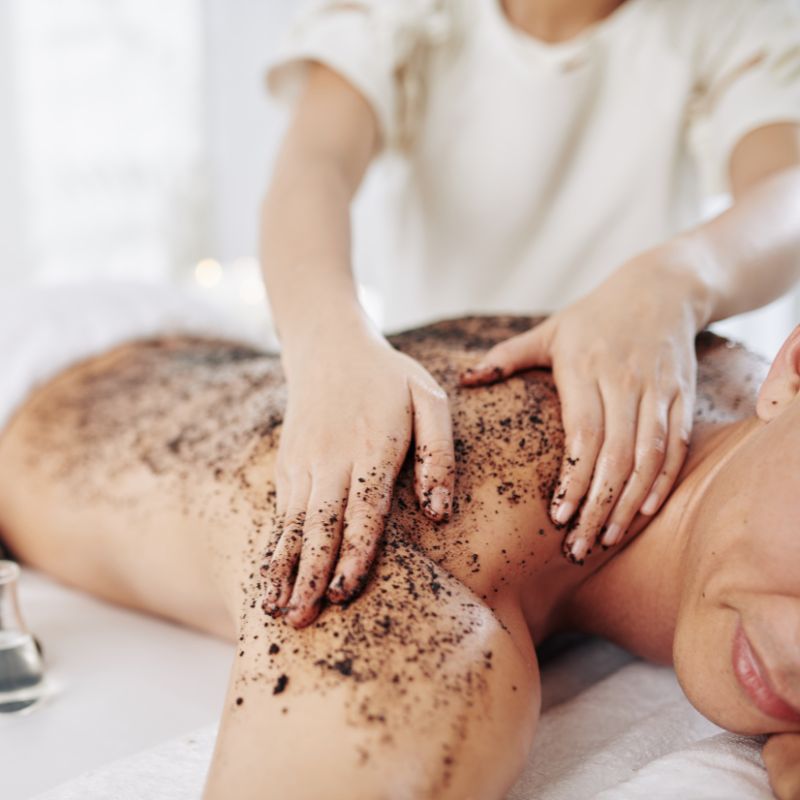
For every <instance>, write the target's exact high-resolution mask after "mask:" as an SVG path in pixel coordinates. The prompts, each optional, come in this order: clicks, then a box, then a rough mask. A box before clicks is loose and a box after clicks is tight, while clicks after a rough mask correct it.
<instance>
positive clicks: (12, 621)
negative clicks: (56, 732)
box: [0, 560, 44, 714]
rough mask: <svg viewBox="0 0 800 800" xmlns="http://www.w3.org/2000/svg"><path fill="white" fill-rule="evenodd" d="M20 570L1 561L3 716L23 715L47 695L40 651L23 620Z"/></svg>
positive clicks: (0, 686) (0, 685)
mask: <svg viewBox="0 0 800 800" xmlns="http://www.w3.org/2000/svg"><path fill="white" fill-rule="evenodd" d="M19 574H20V569H19V566H18V565H17V564H16V563H14V562H13V561H2V560H0V713H6V714H8V713H12V712H16V711H22V710H24V709H26V708H29V707H30V706H32V705H34V703H36V702H38V701H39V700H40V699H41V698H42V696H43V694H44V665H43V663H42V656H41V654H40V652H39V647H38V646H37V643H36V641H35V639H34V638H33V636H32V635H31V633H30V631H29V630H28V628H27V627H26V625H25V622H24V621H23V619H22V614H21V613H20V610H19V600H18V599H17V585H18V582H19Z"/></svg>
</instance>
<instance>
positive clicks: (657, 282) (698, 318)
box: [636, 233, 725, 331]
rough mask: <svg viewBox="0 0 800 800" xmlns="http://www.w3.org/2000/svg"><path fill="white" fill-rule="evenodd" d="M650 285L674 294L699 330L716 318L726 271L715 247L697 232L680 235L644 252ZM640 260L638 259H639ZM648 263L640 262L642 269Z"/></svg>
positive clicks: (664, 293) (662, 292)
mask: <svg viewBox="0 0 800 800" xmlns="http://www.w3.org/2000/svg"><path fill="white" fill-rule="evenodd" d="M643 259H644V260H645V261H646V262H647V265H646V267H645V269H646V271H647V276H646V278H645V280H646V281H647V288H648V290H649V291H651V292H652V291H654V290H655V291H656V292H657V293H658V294H659V296H660V297H663V298H664V299H665V300H666V299H667V298H673V299H674V301H675V302H676V303H678V304H679V305H681V306H682V309H683V310H684V311H685V313H687V314H688V315H689V319H690V320H691V322H692V324H693V325H694V328H695V331H700V330H702V329H703V328H705V327H706V325H708V324H709V323H710V322H713V321H714V319H715V314H716V309H717V308H718V307H719V304H720V300H721V297H722V294H723V291H724V278H725V276H724V273H723V271H722V270H721V269H720V265H719V261H718V259H717V258H716V255H715V253H714V252H713V249H712V248H711V246H710V244H709V243H708V242H707V241H706V240H705V238H704V237H703V236H702V235H700V234H697V233H690V234H685V235H682V236H679V237H677V238H675V239H673V240H671V241H669V242H667V243H666V244H663V245H660V246H659V247H657V248H655V249H654V250H651V251H649V252H648V253H646V254H645V255H644V256H643ZM636 260H638V259H636ZM643 266H644V265H642V264H637V265H636V268H637V269H639V270H641V268H642V267H643Z"/></svg>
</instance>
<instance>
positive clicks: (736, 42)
mask: <svg viewBox="0 0 800 800" xmlns="http://www.w3.org/2000/svg"><path fill="white" fill-rule="evenodd" d="M798 6H800V2H796V0H627V1H626V2H625V3H624V4H623V5H622V6H620V7H619V8H618V9H617V10H616V11H615V12H614V13H613V14H612V15H611V16H609V17H608V18H606V19H605V20H603V21H602V22H600V23H599V24H597V25H595V26H593V27H592V28H590V29H589V30H587V31H585V32H584V33H582V34H581V35H580V36H579V37H577V38H576V39H573V40H570V41H568V42H565V43H562V44H555V45H549V44H546V43H544V42H541V41H539V40H536V39H534V38H532V37H530V36H528V35H526V34H524V33H523V32H521V31H519V30H517V29H516V28H514V27H513V26H512V25H511V24H510V22H509V20H508V19H507V17H506V16H505V14H504V12H503V9H502V6H501V0H323V1H322V2H316V3H313V4H312V5H311V7H309V8H308V9H307V10H306V11H305V13H304V14H302V15H301V16H300V18H299V19H298V21H297V23H296V24H295V26H294V27H293V29H292V30H291V31H290V32H289V35H288V36H287V37H286V39H285V40H284V45H283V48H282V49H281V51H280V52H279V54H278V56H277V58H276V59H275V62H274V64H273V65H272V66H271V68H270V71H269V73H268V83H269V86H270V88H271V90H272V91H273V92H274V93H275V94H277V95H279V96H282V97H286V98H291V97H293V96H295V95H296V93H297V90H298V89H299V87H300V85H301V83H302V80H303V76H304V73H305V66H306V65H307V62H308V61H309V60H314V61H319V62H322V63H324V64H326V65H327V66H329V67H330V68H332V69H333V70H335V71H336V72H338V73H340V74H341V75H343V76H344V77H345V78H347V79H348V81H349V82H350V83H351V84H352V85H353V86H354V87H356V88H357V89H358V90H359V91H360V92H361V93H362V94H363V96H364V97H365V98H366V99H367V101H368V102H369V103H370V104H371V106H372V108H373V109H374V111H375V114H376V116H377V119H378V121H379V124H380V127H381V133H382V138H383V142H384V145H385V146H384V155H385V156H386V157H387V159H388V160H389V161H390V163H391V170H390V172H391V174H392V182H391V184H390V189H389V194H390V204H389V207H388V209H389V210H388V215H389V221H390V225H389V235H388V237H387V240H386V241H385V243H383V247H382V250H381V254H380V259H381V270H380V282H381V289H382V293H383V295H384V297H385V298H386V309H385V312H386V323H387V327H388V328H396V327H402V326H407V325H413V324H418V323H422V322H426V321H430V320H432V319H435V318H437V317H443V316H452V315H458V314H465V313H468V312H471V311H475V312H485V313H490V312H517V313H531V312H534V311H540V310H551V309H557V308H559V307H562V306H564V305H566V304H568V303H570V302H572V301H574V300H575V299H576V298H578V297H580V296H581V295H583V294H585V293H586V292H588V291H589V290H590V289H592V288H593V287H594V286H596V285H597V284H598V283H600V282H601V281H602V280H603V279H604V278H606V277H607V276H608V275H609V274H610V273H611V272H613V270H614V269H615V268H617V267H619V266H620V265H621V264H622V263H623V262H625V261H626V260H627V259H629V258H631V257H632V256H634V255H636V254H637V253H639V252H641V251H642V250H644V249H646V248H648V247H651V246H653V245H656V244H658V243H660V242H663V241H665V240H666V239H668V238H669V237H670V236H672V235H674V234H675V233H677V232H678V231H680V230H682V229H684V228H686V227H687V226H689V225H692V224H694V223H696V222H697V221H698V220H699V218H700V213H701V205H702V202H703V199H704V197H705V196H707V195H708V194H710V193H713V192H719V191H725V190H726V189H727V175H728V163H729V159H730V156H731V154H732V151H733V149H734V147H735V145H736V144H737V143H738V142H739V141H740V140H741V138H742V137H743V136H744V135H745V134H747V133H748V132H750V131H752V130H754V129H756V128H758V127H761V126H763V125H767V124H771V123H776V122H785V121H795V122H797V121H800V21H799V19H798V13H797V9H798Z"/></svg>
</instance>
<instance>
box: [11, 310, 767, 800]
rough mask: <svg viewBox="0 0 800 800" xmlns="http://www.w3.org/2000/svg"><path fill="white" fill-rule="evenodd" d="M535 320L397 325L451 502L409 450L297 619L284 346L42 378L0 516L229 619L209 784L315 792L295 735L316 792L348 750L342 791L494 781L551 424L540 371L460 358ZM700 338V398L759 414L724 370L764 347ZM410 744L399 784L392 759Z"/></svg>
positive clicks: (34, 546) (547, 528)
mask: <svg viewBox="0 0 800 800" xmlns="http://www.w3.org/2000/svg"><path fill="white" fill-rule="evenodd" d="M530 323H531V320H530V319H527V318H492V319H487V318H474V319H467V320H458V321H452V322H444V323H439V324H437V325H432V326H429V327H427V328H423V329H420V330H417V331H412V332H408V333H405V334H401V335H398V336H396V337H394V338H393V343H394V344H395V346H396V347H398V348H399V349H402V350H403V351H405V352H407V353H408V354H410V355H412V356H413V357H415V358H417V359H418V360H419V361H420V362H422V363H423V364H424V365H425V366H426V367H427V368H428V369H429V370H430V371H431V372H432V373H433V375H434V376H435V377H436V378H437V380H438V381H439V382H440V383H441V385H442V386H443V387H444V388H445V389H446V390H447V391H448V393H449V395H450V400H451V406H452V410H453V415H454V433H455V439H456V455H457V476H456V496H455V498H454V504H453V515H452V520H451V522H449V523H448V524H446V525H436V524H434V523H433V522H431V521H430V520H429V519H428V518H427V516H425V515H424V514H422V513H421V512H420V511H419V510H418V509H417V507H416V500H415V499H414V493H413V491H412V487H411V485H410V481H411V473H412V470H411V469H410V465H409V464H406V465H405V467H404V469H403V471H402V472H401V475H400V478H399V481H398V484H397V488H396V491H395V494H394V500H393V505H392V508H391V512H390V514H389V517H388V520H387V526H386V534H385V537H384V542H383V549H382V552H381V553H380V555H379V557H378V559H377V562H376V565H375V567H374V570H373V573H372V575H371V578H370V581H369V583H368V584H367V586H366V588H365V590H364V593H363V595H362V596H361V597H360V598H358V599H357V600H356V601H355V602H354V603H353V604H352V605H351V606H350V607H349V608H339V607H332V608H329V609H328V610H326V611H325V612H324V613H323V615H322V616H321V617H320V619H319V621H318V622H317V623H316V624H315V625H313V626H311V627H310V628H308V629H305V630H304V631H296V630H294V629H291V628H289V627H288V626H287V625H285V624H283V623H282V622H281V621H280V620H273V619H271V618H269V617H267V616H265V615H264V614H263V612H262V611H261V608H260V598H261V593H262V591H263V588H264V587H263V586H262V584H261V578H260V576H259V573H258V566H259V564H260V563H261V562H262V560H263V558H264V556H265V554H269V552H270V550H271V547H272V545H273V543H274V540H275V534H274V529H273V528H274V522H275V493H274V482H273V472H274V456H275V449H276V444H277V437H278V436H279V433H280V425H281V421H282V413H283V408H284V405H285V399H286V397H285V391H286V389H285V385H284V382H283V376H282V372H281V369H280V365H279V362H278V359H277V358H276V357H274V356H267V355H264V354H260V353H257V352H255V351H253V350H250V349H247V348H242V347H238V346H235V345H232V344H229V343H225V342H210V341H204V340H189V339H172V340H171V339H164V340H159V341H154V342H149V343H140V344H133V345H130V346H127V347H124V348H121V349H119V350H117V351H114V352H112V353H110V354H108V355H107V356H105V357H102V358H99V359H95V360H93V361H91V362H89V363H88V364H85V365H81V366H79V367H78V368H76V369H74V370H71V371H70V372H68V373H65V374H64V375H63V376H61V377H60V378H59V379H57V380H55V381H53V382H51V383H50V384H49V385H48V386H47V387H45V388H44V389H43V390H42V391H41V392H39V393H38V394H37V395H35V396H34V397H33V398H32V399H31V400H30V401H29V402H28V404H27V405H26V407H25V408H24V410H23V411H22V413H21V414H20V415H19V417H18V418H17V420H16V422H15V423H14V425H12V427H11V428H10V429H9V431H8V432H7V434H6V436H5V437H4V438H3V439H2V440H0V487H3V486H4V487H6V488H5V491H3V489H0V492H2V494H0V525H2V526H3V528H4V529H5V530H6V531H7V534H8V537H9V539H10V542H11V544H12V546H14V547H15V548H16V549H17V550H18V551H19V553H20V555H21V556H22V557H23V558H24V559H26V560H28V561H30V562H32V563H34V564H36V565H38V566H40V567H42V568H44V569H47V570H48V571H50V572H52V573H53V574H55V575H58V576H60V577H62V578H63V579H65V580H68V581H70V582H73V583H77V584H79V585H82V586H84V587H86V588H88V589H90V590H92V591H95V592H97V593H98V594H101V595H103V596H106V597H108V598H110V599H113V600H116V601H118V602H123V603H126V604H129V605H133V606H136V607H140V608H142V609H145V610H149V611H152V612H154V613H160V614H164V615H167V616H170V617H172V618H174V619H177V620H179V621H182V622H186V623H188V624H193V625H197V626H200V627H204V628H206V629H210V630H214V631H216V632H219V633H223V634H227V635H234V636H236V637H237V638H238V645H237V653H238V655H237V663H236V667H235V669H234V673H233V676H232V683H231V687H230V691H229V697H228V706H227V710H226V714H225V717H224V720H223V727H222V734H221V736H220V741H219V745H218V748H219V749H218V754H217V758H216V760H215V765H214V768H213V769H212V773H211V776H212V777H211V783H210V787H211V788H210V789H209V792H210V795H209V796H211V797H216V796H220V797H223V796H231V794H233V795H235V796H239V797H249V796H253V797H256V796H263V792H262V791H260V790H259V786H261V787H262V788H263V787H265V786H270V787H271V790H272V793H273V794H274V796H286V797H290V796H305V795H292V794H290V793H289V791H290V789H291V787H292V785H293V783H292V781H293V776H292V774H291V773H290V772H289V771H287V769H285V768H284V767H287V768H288V767H289V766H291V765H292V764H295V763H302V762H297V759H298V756H299V755H302V753H300V754H299V753H298V752H297V749H296V748H295V747H293V745H292V742H293V741H304V742H305V743H306V745H305V746H304V747H305V749H306V751H308V750H309V749H311V750H313V751H314V752H315V753H316V754H317V764H316V766H317V769H318V770H319V772H320V775H322V776H323V777H322V778H321V779H320V780H319V781H318V782H316V783H315V779H314V778H313V777H308V792H307V796H321V794H320V793H321V792H322V791H323V790H324V793H325V795H326V796H331V797H335V796H338V795H336V794H335V793H334V794H332V793H331V791H330V785H329V782H328V781H327V779H326V778H325V777H324V776H327V775H334V774H339V775H350V773H349V772H348V770H352V775H354V776H355V777H354V778H353V777H351V779H350V781H349V784H348V787H345V788H347V791H344V793H343V794H342V796H348V797H359V796H364V797H376V796H383V795H380V794H377V793H376V790H375V787H376V786H379V785H380V786H385V785H386V784H391V782H392V781H394V782H395V785H397V786H405V787H406V788H407V789H409V790H410V791H413V792H414V794H413V796H419V797H425V796H436V797H442V798H444V797H449V796H453V797H464V796H467V794H465V791H466V789H467V787H468V788H469V791H470V792H472V793H473V794H472V796H475V797H484V796H485V797H496V796H498V792H499V791H500V790H501V788H502V787H504V786H507V785H508V783H509V781H510V780H513V776H514V774H515V770H516V769H517V767H518V766H519V764H520V763H521V760H522V759H523V758H524V755H525V752H526V750H527V745H528V744H529V742H530V738H531V736H532V732H533V727H534V719H535V713H534V711H535V706H536V704H537V702H538V682H537V679H536V667H535V657H534V654H533V648H532V643H531V639H530V634H529V632H528V630H527V620H526V618H525V615H524V611H523V608H522V607H521V605H520V601H519V597H520V596H521V595H522V593H523V588H524V587H525V586H526V585H529V584H530V583H531V579H532V578H533V577H535V574H536V572H537V570H539V569H541V568H542V567H543V565H545V564H547V563H548V562H550V561H552V560H554V559H560V558H561V556H560V543H561V538H562V532H561V531H556V530H555V529H554V528H553V527H552V526H551V525H550V524H549V522H548V519H547V514H546V513H545V509H546V508H547V505H548V504H549V500H550V496H551V494H552V492H553V489H554V484H555V480H556V478H557V474H558V467H559V464H560V460H561V454H562V441H563V433H562V429H561V424H560V417H559V406H558V399H557V396H556V393H555V390H554V386H553V383H552V379H551V377H550V375H549V373H547V372H546V371H539V370H537V371H530V372H528V373H525V374H523V375H521V376H519V377H516V378H513V379H511V380H509V381H507V382H505V383H503V384H498V385H496V386H492V387H487V388H485V389H479V390H474V389H473V390H468V389H462V388H461V387H459V385H458V381H457V376H458V374H459V373H460V371H461V370H462V368H463V367H464V366H466V365H468V364H469V363H471V361H472V360H473V357H474V354H475V352H476V351H482V350H484V349H486V348H488V347H490V346H491V345H492V344H494V343H495V342H497V341H500V340H502V339H504V338H506V337H508V336H509V335H511V334H513V333H515V332H517V331H518V330H523V329H527V328H528V327H529V325H530ZM699 345H700V350H699V352H700V363H701V373H700V379H699V381H698V386H699V402H698V411H697V417H698V420H700V421H702V420H703V419H704V418H708V417H709V416H713V417H714V418H720V416H725V415H733V416H741V415H743V414H746V413H748V412H750V411H751V407H750V404H751V400H750V398H749V396H747V395H741V394H740V393H739V392H738V390H737V391H735V392H731V391H730V390H729V389H728V386H729V385H735V386H742V385H744V384H746V383H747V375H746V374H745V375H740V379H738V380H734V381H733V382H732V384H731V383H729V382H728V381H726V380H725V379H724V376H725V375H727V374H729V373H730V371H731V370H732V369H734V370H739V371H740V372H741V371H746V370H750V371H751V373H752V377H751V382H752V383H757V382H758V380H759V378H760V369H761V365H760V364H759V363H758V362H756V361H754V360H752V359H750V357H749V356H746V355H744V354H743V353H742V351H740V350H732V349H730V348H728V347H726V346H725V344H724V343H723V342H722V341H721V340H718V339H715V338H713V337H705V338H703V339H701V341H700V343H699ZM319 401H320V402H324V401H325V398H320V399H319ZM382 469H383V466H382V465H381V464H375V465H374V467H373V469H372V470H370V471H368V472H367V474H365V475H364V476H363V480H364V483H365V485H369V482H370V481H376V482H377V483H380V481H379V480H378V479H379V478H380V477H381V476H380V474H379V473H380V472H381V470H382ZM11 487H13V490H12V488H11ZM610 557H611V554H608V555H604V556H601V557H600V558H610ZM563 568H564V569H572V570H574V569H576V568H575V567H574V566H572V565H570V564H567V562H566V561H564V562H563ZM214 587H216V588H214ZM311 720H316V722H315V723H314V724H313V726H312V728H313V730H311V731H310V730H309V726H310V725H311ZM332 738H333V739H334V740H335V741H333V742H332ZM420 738H422V739H423V740H424V741H425V743H426V751H425V753H420V752H418V751H419V741H420ZM266 741H269V753H268V754H267V755H265V752H264V748H265V744H264V743H265V742H266ZM315 743H316V744H315ZM487 754H488V755H491V754H494V756H492V757H493V758H494V765H493V768H492V770H491V771H490V772H491V774H489V773H487V769H486V763H485V759H486V758H487ZM410 755H413V758H414V760H415V763H416V764H417V771H416V773H415V774H414V775H413V776H412V777H413V786H411V785H409V784H408V781H409V780H410V778H409V777H408V776H407V775H406V776H405V777H404V776H403V774H398V775H397V776H396V777H394V776H390V775H389V773H390V772H391V769H390V767H391V765H396V766H397V769H398V770H401V765H403V764H405V763H406V761H405V759H406V758H407V757H409V756H410ZM337 771H338V772H337ZM406 772H407V770H406ZM237 782H238V783H237ZM265 782H266V783H265ZM404 782H405V783H404ZM234 787H235V788H234ZM359 787H360V788H359ZM381 791H383V790H381ZM386 796H390V795H389V794H386Z"/></svg>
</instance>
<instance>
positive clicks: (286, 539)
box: [261, 472, 311, 616]
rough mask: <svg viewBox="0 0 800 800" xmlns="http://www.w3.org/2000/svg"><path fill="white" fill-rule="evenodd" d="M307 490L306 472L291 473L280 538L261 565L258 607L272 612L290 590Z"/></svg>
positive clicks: (276, 611)
mask: <svg viewBox="0 0 800 800" xmlns="http://www.w3.org/2000/svg"><path fill="white" fill-rule="evenodd" d="M310 490H311V476H310V475H308V474H307V473H305V472H301V473H299V474H297V475H295V476H293V478H292V482H291V488H290V495H289V498H288V501H287V503H286V512H285V514H283V516H282V519H281V520H280V524H281V530H280V538H279V539H278V543H277V544H276V545H275V549H274V550H273V552H272V556H271V557H270V560H269V562H268V563H266V564H264V565H263V566H262V567H261V576H262V577H263V578H264V583H265V584H266V586H265V590H264V601H263V603H262V608H263V609H264V610H265V611H266V612H267V613H268V614H271V615H273V616H274V615H276V614H279V613H281V609H283V608H285V607H286V605H287V603H288V602H289V597H290V596H291V593H292V586H293V583H294V577H295V572H296V570H297V564H298V561H299V560H300V552H301V550H302V547H303V526H304V524H305V518H306V509H307V508H308V497H309V494H310Z"/></svg>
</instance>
